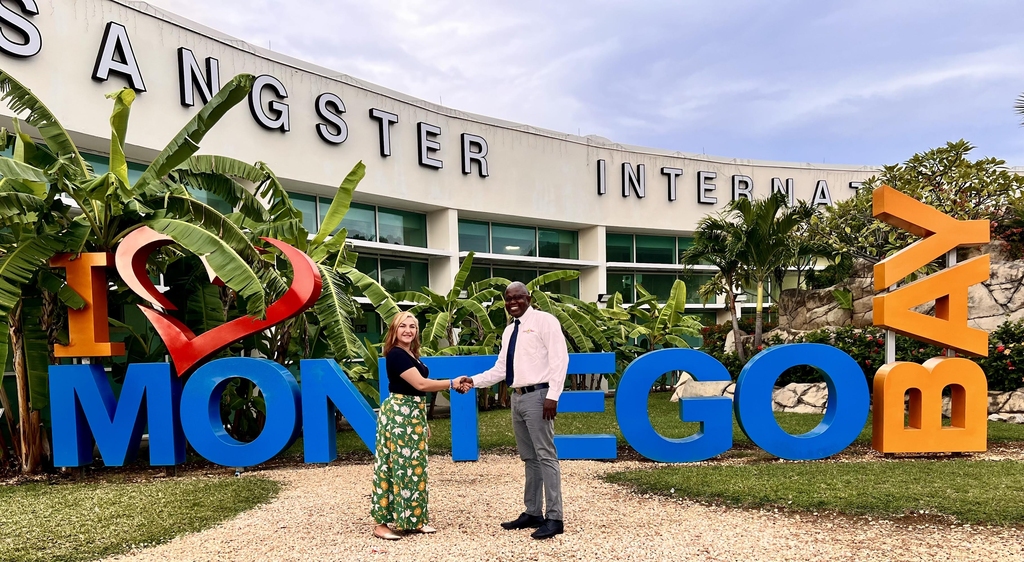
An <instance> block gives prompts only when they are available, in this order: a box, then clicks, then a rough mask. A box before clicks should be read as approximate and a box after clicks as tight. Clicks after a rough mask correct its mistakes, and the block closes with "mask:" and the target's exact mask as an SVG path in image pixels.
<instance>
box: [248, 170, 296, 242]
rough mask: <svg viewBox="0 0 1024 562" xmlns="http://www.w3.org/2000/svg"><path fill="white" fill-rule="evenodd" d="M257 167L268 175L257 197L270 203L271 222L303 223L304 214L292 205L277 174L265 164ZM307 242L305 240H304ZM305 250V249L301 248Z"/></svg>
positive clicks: (257, 192)
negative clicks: (292, 221) (294, 221)
mask: <svg viewBox="0 0 1024 562" xmlns="http://www.w3.org/2000/svg"><path fill="white" fill-rule="evenodd" d="M256 167H257V168H259V169H260V170H261V171H263V172H264V173H266V174H267V181H266V183H265V184H264V185H263V187H262V188H260V189H258V190H257V191H256V195H257V196H258V197H261V198H263V199H266V200H269V201H270V220H272V221H274V222H278V221H284V220H292V219H298V220H299V221H300V222H301V221H302V212H301V211H299V210H298V209H296V208H295V206H294V205H292V200H291V198H289V197H288V191H286V190H285V188H284V185H282V184H281V180H279V179H277V174H275V173H274V171H273V170H271V169H270V167H269V166H267V165H266V164H265V163H263V162H257V163H256ZM303 242H305V238H303ZM299 249H300V250H304V248H299Z"/></svg>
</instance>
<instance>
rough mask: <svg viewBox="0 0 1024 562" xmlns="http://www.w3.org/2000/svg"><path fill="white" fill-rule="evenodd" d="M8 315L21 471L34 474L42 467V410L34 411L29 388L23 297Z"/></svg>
mask: <svg viewBox="0 0 1024 562" xmlns="http://www.w3.org/2000/svg"><path fill="white" fill-rule="evenodd" d="M8 318H9V322H10V333H11V352H12V353H13V358H14V378H15V381H17V383H18V440H19V441H20V445H21V451H20V452H21V456H20V459H19V460H20V462H21V471H22V472H23V473H25V474H35V473H37V472H39V470H40V469H41V468H42V439H41V435H40V430H41V428H42V426H41V425H40V423H39V419H40V418H39V412H32V409H31V406H32V405H31V404H30V401H29V390H28V368H27V366H26V365H25V338H24V334H23V333H22V329H21V328H22V320H23V319H22V317H21V301H19V302H18V305H17V306H16V307H15V308H14V310H12V311H11V314H10V316H9V317H8Z"/></svg>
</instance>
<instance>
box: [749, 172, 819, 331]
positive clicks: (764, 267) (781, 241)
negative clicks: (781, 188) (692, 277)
mask: <svg viewBox="0 0 1024 562" xmlns="http://www.w3.org/2000/svg"><path fill="white" fill-rule="evenodd" d="M729 209H730V215H731V217H730V218H731V221H730V225H731V226H730V236H732V237H733V241H734V242H733V243H734V244H737V245H738V248H737V253H736V258H737V259H738V260H739V262H740V264H741V267H740V275H741V277H742V280H743V281H745V282H748V283H750V284H752V285H754V286H755V287H756V291H757V306H756V308H755V309H754V311H755V312H754V347H755V348H756V347H757V346H759V345H761V332H762V327H763V309H764V292H765V288H766V287H767V285H768V282H769V280H772V279H774V280H775V281H776V283H777V284H779V285H781V280H782V276H783V275H784V274H785V271H786V270H787V269H788V268H789V267H791V266H792V265H794V264H795V263H797V262H799V261H800V260H801V259H802V258H804V256H801V255H800V254H799V252H800V251H801V248H802V246H801V245H798V244H793V243H792V238H793V237H795V236H796V235H797V234H798V233H799V230H800V229H801V228H802V227H805V226H806V225H807V224H808V221H810V219H811V217H813V216H814V215H815V209H814V207H812V206H810V205H808V204H807V203H805V202H803V201H801V202H799V203H798V204H797V205H796V206H794V207H789V206H788V205H787V201H786V196H785V194H783V193H781V192H775V193H773V194H772V195H771V196H770V197H767V198H765V199H758V200H756V201H751V200H750V199H746V198H740V199H737V200H736V201H733V202H732V203H731V204H730V205H729Z"/></svg>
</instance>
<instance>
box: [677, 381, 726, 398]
mask: <svg viewBox="0 0 1024 562" xmlns="http://www.w3.org/2000/svg"><path fill="white" fill-rule="evenodd" d="M732 384H733V383H732V382H726V381H722V382H718V381H715V382H700V381H696V380H693V381H690V382H688V383H686V384H684V385H682V386H680V387H679V388H677V389H676V391H675V392H674V393H672V398H669V400H670V401H672V402H678V401H679V400H681V399H683V398H694V397H697V396H722V394H723V393H724V392H725V389H726V388H728V387H729V386H731V385H732Z"/></svg>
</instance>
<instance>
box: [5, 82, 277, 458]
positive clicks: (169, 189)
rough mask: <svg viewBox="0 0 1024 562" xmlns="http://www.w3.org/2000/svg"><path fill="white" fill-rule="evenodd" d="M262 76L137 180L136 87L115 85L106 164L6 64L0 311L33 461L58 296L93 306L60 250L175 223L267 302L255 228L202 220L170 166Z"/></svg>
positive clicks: (102, 245) (100, 246) (199, 120)
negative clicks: (227, 228) (131, 128)
mask: <svg viewBox="0 0 1024 562" xmlns="http://www.w3.org/2000/svg"><path fill="white" fill-rule="evenodd" d="M253 81H254V77H253V76H251V75H239V76H237V77H235V78H234V79H232V80H231V81H230V82H228V83H227V84H226V85H225V86H224V87H223V88H222V89H221V90H220V91H219V92H218V94H217V95H216V96H214V98H213V99H212V100H211V101H210V102H209V103H207V104H206V106H204V107H203V108H202V109H201V110H200V111H199V112H198V113H197V114H196V115H195V116H194V117H193V118H192V119H191V120H190V121H189V122H188V123H187V124H186V125H185V126H184V127H183V128H182V129H181V131H180V132H179V133H178V134H177V135H176V136H175V137H174V138H173V139H172V140H171V142H170V143H168V145H167V146H166V147H165V148H164V149H163V150H161V151H160V153H159V154H158V155H157V157H156V158H155V159H154V160H153V162H152V164H150V166H149V167H148V168H147V169H146V171H145V172H144V173H143V174H142V176H141V177H140V178H139V179H138V180H137V181H136V182H135V183H134V184H132V183H131V182H130V181H129V177H128V164H127V160H126V158H125V153H124V146H125V139H126V136H127V132H128V120H129V115H130V111H131V106H132V103H133V102H134V101H135V92H134V91H132V90H129V89H122V90H120V91H118V92H115V93H113V94H110V95H109V96H108V97H109V98H110V99H112V100H113V105H114V108H113V112H112V114H111V117H110V160H109V170H108V171H107V172H106V173H104V174H101V175H97V174H95V173H94V170H93V169H92V167H91V166H90V165H89V164H88V163H87V162H86V161H85V160H84V159H83V158H82V155H81V153H80V151H79V150H78V148H77V147H76V146H75V143H74V142H73V141H72V139H71V137H70V135H69V134H68V132H67V131H66V130H65V129H64V127H63V126H62V125H61V124H60V122H59V121H58V120H57V119H56V117H55V116H54V115H53V113H52V112H51V111H50V110H49V109H48V108H47V107H46V105H45V104H44V103H43V102H42V101H41V100H39V99H38V98H36V97H35V95H33V94H32V92H31V91H30V90H29V89H28V88H26V87H25V86H24V85H23V84H21V83H20V82H18V81H17V80H16V79H15V78H13V77H12V76H11V75H10V74H8V73H7V72H4V71H2V70H0V102H2V103H4V104H5V105H6V106H7V108H8V109H9V110H10V111H11V112H12V113H13V114H14V115H15V116H16V117H19V118H20V119H19V118H15V119H14V121H13V131H6V130H4V131H0V144H2V145H3V148H5V149H12V155H11V156H10V157H7V156H2V157H0V175H2V176H3V178H2V179H0V232H2V233H3V234H2V235H0V321H3V322H5V323H6V324H7V326H8V327H9V329H8V330H7V331H6V332H5V334H4V337H3V338H2V339H4V340H7V341H2V342H0V364H2V363H3V362H6V360H7V354H8V343H9V344H10V349H11V350H12V351H13V360H14V361H13V362H14V371H15V378H16V380H17V383H18V413H19V420H20V422H21V423H20V424H19V425H20V435H19V444H18V445H19V446H18V452H19V456H20V463H21V468H22V470H23V471H25V472H35V471H37V470H39V468H40V467H41V442H42V439H40V428H41V425H40V424H39V423H37V422H38V419H39V411H40V410H41V409H43V408H45V407H46V405H47V401H48V391H47V388H46V380H47V369H48V365H49V364H50V363H52V362H53V358H52V357H50V354H49V352H47V353H40V352H39V351H38V349H37V348H38V346H39V345H40V342H42V345H44V346H45V347H46V349H47V350H48V349H49V346H50V344H51V343H52V340H54V339H55V338H56V337H57V336H56V326H57V324H58V318H59V316H58V315H59V314H60V313H59V307H57V306H55V303H56V302H58V301H59V302H61V303H63V304H64V305H65V306H67V307H71V308H81V307H82V306H84V301H83V300H82V299H81V297H80V296H79V295H77V294H75V292H74V291H73V290H71V289H70V287H68V286H67V285H66V282H65V281H64V280H63V278H62V277H61V276H62V272H60V271H55V270H50V268H49V267H48V262H49V260H50V259H51V258H52V257H53V256H54V255H56V254H58V253H81V252H94V251H95V252H105V251H110V250H111V249H113V248H114V247H115V246H116V245H117V243H118V242H119V241H120V240H121V239H122V238H123V237H124V236H125V235H127V234H128V233H129V232H131V231H132V230H134V229H136V228H139V227H141V226H143V225H145V226H149V227H151V228H154V229H155V230H157V231H159V232H162V233H165V234H167V235H169V236H170V237H171V238H173V239H174V240H175V241H177V242H178V243H179V244H180V245H181V246H182V247H183V248H184V250H185V251H188V252H191V253H194V254H196V255H203V256H205V257H206V258H207V261H208V263H209V265H210V267H211V268H212V269H213V270H214V272H215V273H216V274H217V275H218V276H219V277H220V278H221V279H222V280H223V281H224V282H225V284H226V285H227V286H228V287H230V288H231V289H232V290H234V291H236V292H237V293H238V294H240V295H242V296H244V297H245V299H246V303H247V305H248V309H249V312H250V313H252V314H257V315H261V314H263V311H264V310H265V308H266V298H265V295H264V287H263V285H262V284H261V283H260V278H259V277H258V275H257V273H256V271H254V270H253V269H252V268H251V267H250V266H249V264H248V263H252V262H247V260H246V259H245V257H243V256H246V255H247V252H251V251H252V248H251V246H250V245H249V244H248V243H247V242H245V243H243V242H244V241H246V240H247V239H246V237H245V236H244V235H243V236H238V235H237V234H238V233H237V232H229V233H228V234H227V235H225V234H223V232H221V231H219V230H218V231H213V230H207V229H206V228H204V226H203V221H207V220H212V219H208V218H204V219H202V220H199V219H197V217H196V215H195V212H196V210H197V208H196V207H194V206H190V205H180V204H179V205H178V207H176V208H168V205H169V203H171V202H172V201H174V197H175V196H182V195H183V194H184V189H183V188H181V187H180V186H177V185H176V184H175V182H174V181H173V178H171V177H170V173H171V172H172V171H173V170H174V169H175V168H176V167H177V166H179V165H180V164H181V163H183V162H185V161H186V160H187V159H188V158H189V157H190V156H192V155H193V154H194V153H195V152H196V151H197V150H198V149H199V143H200V142H201V141H202V140H203V137H204V136H205V135H206V133H207V132H208V131H209V130H210V128H212V127H213V126H214V125H216V123H217V122H218V121H219V120H220V118H221V117H223V115H224V114H225V113H226V112H227V111H228V110H229V109H230V108H232V107H233V106H235V105H236V104H238V103H239V102H240V101H242V100H243V99H245V98H246V97H247V96H248V94H249V91H250V90H251V88H252V84H253ZM22 120H23V121H24V123H26V124H28V125H30V126H32V127H34V128H35V129H36V131H38V135H39V138H41V140H42V143H41V144H40V143H38V142H37V141H36V140H35V139H33V138H32V137H31V136H30V135H29V134H28V133H26V132H25V131H23V130H22V128H21V123H22ZM220 226H224V225H223V224H221V225H220ZM37 298H38V299H41V300H40V301H39V302H41V306H40V308H38V309H37V308H36V307H35V304H34V303H35V302H37V301H36V300H35V299H37ZM37 310H38V313H39V314H41V316H39V320H38V327H39V328H41V333H34V332H35V328H36V327H37V322H36V321H35V320H32V321H29V322H26V321H25V319H27V318H29V316H28V314H36V313H37ZM41 334H42V335H41ZM5 398H6V397H5Z"/></svg>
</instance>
